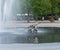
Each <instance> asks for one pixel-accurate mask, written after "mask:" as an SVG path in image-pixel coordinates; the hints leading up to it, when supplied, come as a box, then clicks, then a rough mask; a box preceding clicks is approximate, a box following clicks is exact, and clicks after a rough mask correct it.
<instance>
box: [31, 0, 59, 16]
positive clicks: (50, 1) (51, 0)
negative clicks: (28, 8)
mask: <svg viewBox="0 0 60 50" xmlns="http://www.w3.org/2000/svg"><path fill="white" fill-rule="evenodd" d="M31 5H32V11H33V13H34V14H35V16H37V17H38V16H39V17H40V16H42V15H47V14H52V13H57V12H59V11H60V0H32V1H31Z"/></svg>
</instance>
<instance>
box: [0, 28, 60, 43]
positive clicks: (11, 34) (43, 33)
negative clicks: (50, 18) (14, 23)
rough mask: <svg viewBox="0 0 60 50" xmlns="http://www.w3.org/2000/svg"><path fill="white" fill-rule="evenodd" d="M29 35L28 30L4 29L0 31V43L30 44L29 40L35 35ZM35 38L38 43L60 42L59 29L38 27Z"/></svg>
mask: <svg viewBox="0 0 60 50" xmlns="http://www.w3.org/2000/svg"><path fill="white" fill-rule="evenodd" d="M33 34H34V33H33ZM29 35H30V34H29V32H28V28H16V29H15V28H6V29H4V30H3V31H0V43H1V44H7V43H8V44H9V43H32V42H31V40H29V38H31V37H32V38H34V37H35V35H33V36H32V35H30V36H29ZM36 36H37V38H38V43H51V42H60V28H58V27H40V28H37V34H36ZM32 41H33V39H32Z"/></svg>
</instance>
